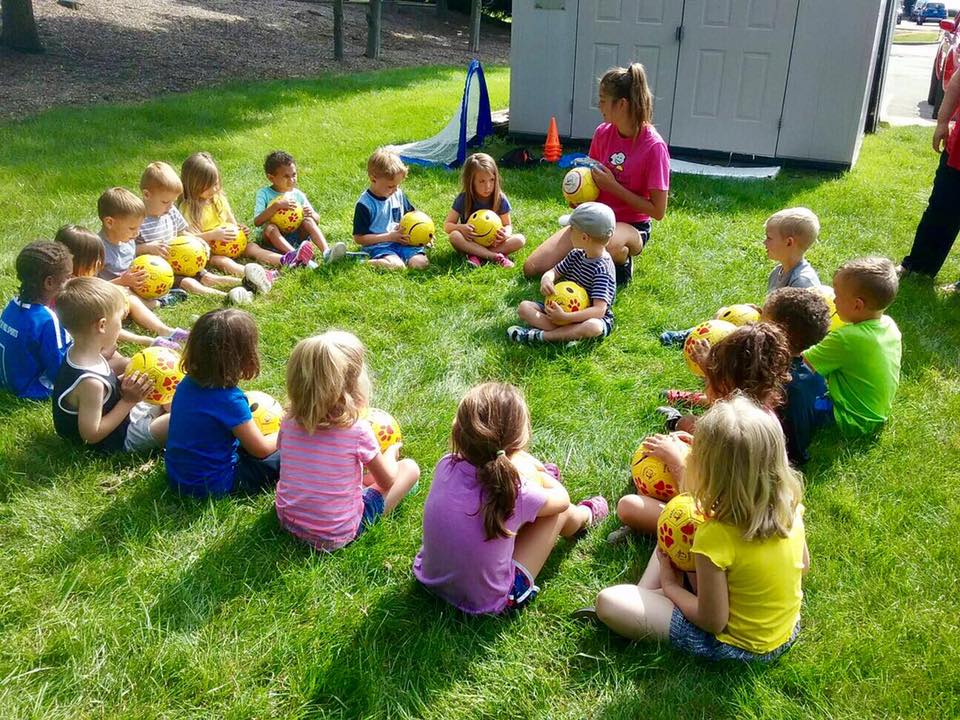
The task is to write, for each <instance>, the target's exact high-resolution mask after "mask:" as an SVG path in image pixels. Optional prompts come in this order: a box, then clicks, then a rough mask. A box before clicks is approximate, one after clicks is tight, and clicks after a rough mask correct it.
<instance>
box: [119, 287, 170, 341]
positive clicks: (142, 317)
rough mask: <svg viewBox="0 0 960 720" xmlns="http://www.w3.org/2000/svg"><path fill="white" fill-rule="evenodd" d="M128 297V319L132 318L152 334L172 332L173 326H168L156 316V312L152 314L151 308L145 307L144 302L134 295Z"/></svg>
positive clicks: (168, 333)
mask: <svg viewBox="0 0 960 720" xmlns="http://www.w3.org/2000/svg"><path fill="white" fill-rule="evenodd" d="M128 299H129V301H130V319H131V320H133V321H134V322H135V323H136V324H137V325H139V326H140V327H142V328H143V329H144V330H146V331H147V332H152V333H153V334H154V335H171V334H173V330H174V328H172V327H170V326H169V325H167V324H166V323H165V322H163V320H161V319H160V318H158V317H157V316H156V314H154V312H153V310H151V309H150V308H149V307H147V304H146V302H144V301H143V300H141V299H140V298H138V297H137V296H136V295H131V296H130V297H129V298H128ZM154 302H156V301H154Z"/></svg>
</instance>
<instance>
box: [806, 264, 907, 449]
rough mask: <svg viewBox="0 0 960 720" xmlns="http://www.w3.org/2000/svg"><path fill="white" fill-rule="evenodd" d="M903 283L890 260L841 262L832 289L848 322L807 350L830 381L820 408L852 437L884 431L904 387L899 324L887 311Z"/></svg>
mask: <svg viewBox="0 0 960 720" xmlns="http://www.w3.org/2000/svg"><path fill="white" fill-rule="evenodd" d="M898 285H899V283H898V280H897V272H896V269H895V268H894V266H893V263H892V262H890V261H889V260H888V259H886V258H880V257H870V258H860V259H858V260H850V261H849V262H846V263H844V264H843V265H841V266H840V269H839V270H837V272H836V273H835V274H834V276H833V290H834V292H835V293H836V307H837V315H838V316H839V317H840V319H841V320H843V321H844V322H845V323H847V324H846V325H844V326H843V327H840V328H838V329H836V330H834V331H833V332H831V333H829V334H828V335H827V336H826V337H825V338H824V339H823V340H822V341H820V342H819V343H817V344H816V345H814V346H813V347H812V348H810V349H809V350H807V351H806V352H804V353H803V361H804V362H805V363H806V364H807V365H808V366H809V367H810V368H811V369H812V370H814V371H815V372H818V373H820V374H821V375H822V376H823V377H824V378H825V379H826V381H827V389H828V392H827V396H826V397H825V398H822V401H823V402H822V403H821V402H820V401H818V408H817V409H818V411H819V412H822V413H823V415H824V416H825V417H824V419H825V420H826V421H827V422H829V421H830V420H831V418H832V420H833V421H835V422H836V424H837V428H838V429H839V430H840V432H841V434H843V435H845V436H847V437H850V436H856V435H867V434H869V433H872V432H875V431H877V430H879V429H880V427H881V426H882V425H883V423H884V422H885V421H886V419H887V417H888V416H889V415H890V408H891V406H892V405H893V396H894V395H895V394H896V392H897V387H898V386H899V385H900V356H901V353H902V345H901V342H900V330H899V329H898V328H897V324H896V323H895V322H894V321H893V319H892V318H890V317H889V316H887V315H884V314H883V311H884V310H886V309H887V307H889V306H890V304H891V303H892V302H893V300H894V298H895V297H896V296H897V288H898ZM821 405H822V406H821Z"/></svg>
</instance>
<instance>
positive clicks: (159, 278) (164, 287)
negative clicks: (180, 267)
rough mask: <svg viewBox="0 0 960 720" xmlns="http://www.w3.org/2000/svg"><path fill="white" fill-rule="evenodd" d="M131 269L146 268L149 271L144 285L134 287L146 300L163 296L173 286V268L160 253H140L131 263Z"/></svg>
mask: <svg viewBox="0 0 960 720" xmlns="http://www.w3.org/2000/svg"><path fill="white" fill-rule="evenodd" d="M130 269H131V270H140V269H142V270H144V271H146V273H147V278H146V280H144V281H143V287H141V288H139V289H137V288H134V292H136V293H137V295H139V296H140V297H142V298H143V299H144V300H153V299H154V298H158V297H163V296H164V295H166V294H167V293H168V292H170V288H172V287H173V268H172V267H170V263H168V262H167V261H166V260H164V259H163V258H162V257H160V256H159V255H138V256H137V257H136V258H134V260H133V262H132V263H131V264H130Z"/></svg>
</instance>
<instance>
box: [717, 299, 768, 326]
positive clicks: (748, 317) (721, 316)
mask: <svg viewBox="0 0 960 720" xmlns="http://www.w3.org/2000/svg"><path fill="white" fill-rule="evenodd" d="M713 317H714V318H715V319H716V320H726V321H727V322H728V323H731V324H733V325H736V326H737V327H740V326H741V325H752V324H753V323H758V322H760V311H759V310H757V309H756V308H755V307H754V306H753V305H747V304H746V303H740V304H738V305H727V306H725V307H722V308H720V309H719V310H717V314H716V315H714V316H713Z"/></svg>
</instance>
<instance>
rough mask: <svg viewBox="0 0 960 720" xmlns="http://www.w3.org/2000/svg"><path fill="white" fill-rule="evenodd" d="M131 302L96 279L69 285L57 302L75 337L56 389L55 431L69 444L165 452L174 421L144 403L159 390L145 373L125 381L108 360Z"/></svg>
mask: <svg viewBox="0 0 960 720" xmlns="http://www.w3.org/2000/svg"><path fill="white" fill-rule="evenodd" d="M126 309H127V301H126V297H125V296H124V294H123V290H121V289H120V288H119V287H117V286H116V285H111V284H110V283H108V282H106V281H105V280H101V279H100V278H95V277H79V278H73V279H72V280H69V281H68V282H67V284H66V285H64V287H63V291H62V292H61V293H60V294H59V295H58V296H57V313H58V314H59V315H60V318H61V319H62V320H63V324H64V326H65V327H66V328H67V329H68V330H69V331H70V333H71V334H72V335H73V346H72V347H71V348H70V349H69V350H68V351H67V354H66V357H65V358H64V361H63V364H62V365H61V366H60V372H59V373H58V374H57V380H56V382H55V383H54V387H53V425H54V427H55V428H56V431H57V434H58V435H59V436H60V437H62V438H64V439H66V440H72V441H76V442H80V443H83V444H85V445H89V446H90V447H91V448H93V449H94V450H97V451H99V452H103V453H117V452H141V451H145V450H151V449H153V448H159V447H163V444H164V442H165V441H166V439H167V428H168V425H169V422H170V416H169V415H168V414H166V410H164V409H163V408H161V407H159V406H156V405H148V404H147V403H145V402H143V400H144V398H146V396H147V395H148V394H149V392H150V390H151V389H152V388H153V380H152V379H151V378H150V377H149V376H148V375H146V374H145V373H139V372H134V373H131V374H129V375H124V377H123V378H122V379H120V378H118V377H117V374H116V372H115V371H114V370H113V369H112V368H111V367H110V364H109V363H108V362H107V360H106V359H105V356H107V357H109V356H111V355H113V351H114V348H116V345H117V337H118V336H119V334H120V324H121V322H122V321H123V315H124V313H125V312H126Z"/></svg>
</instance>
